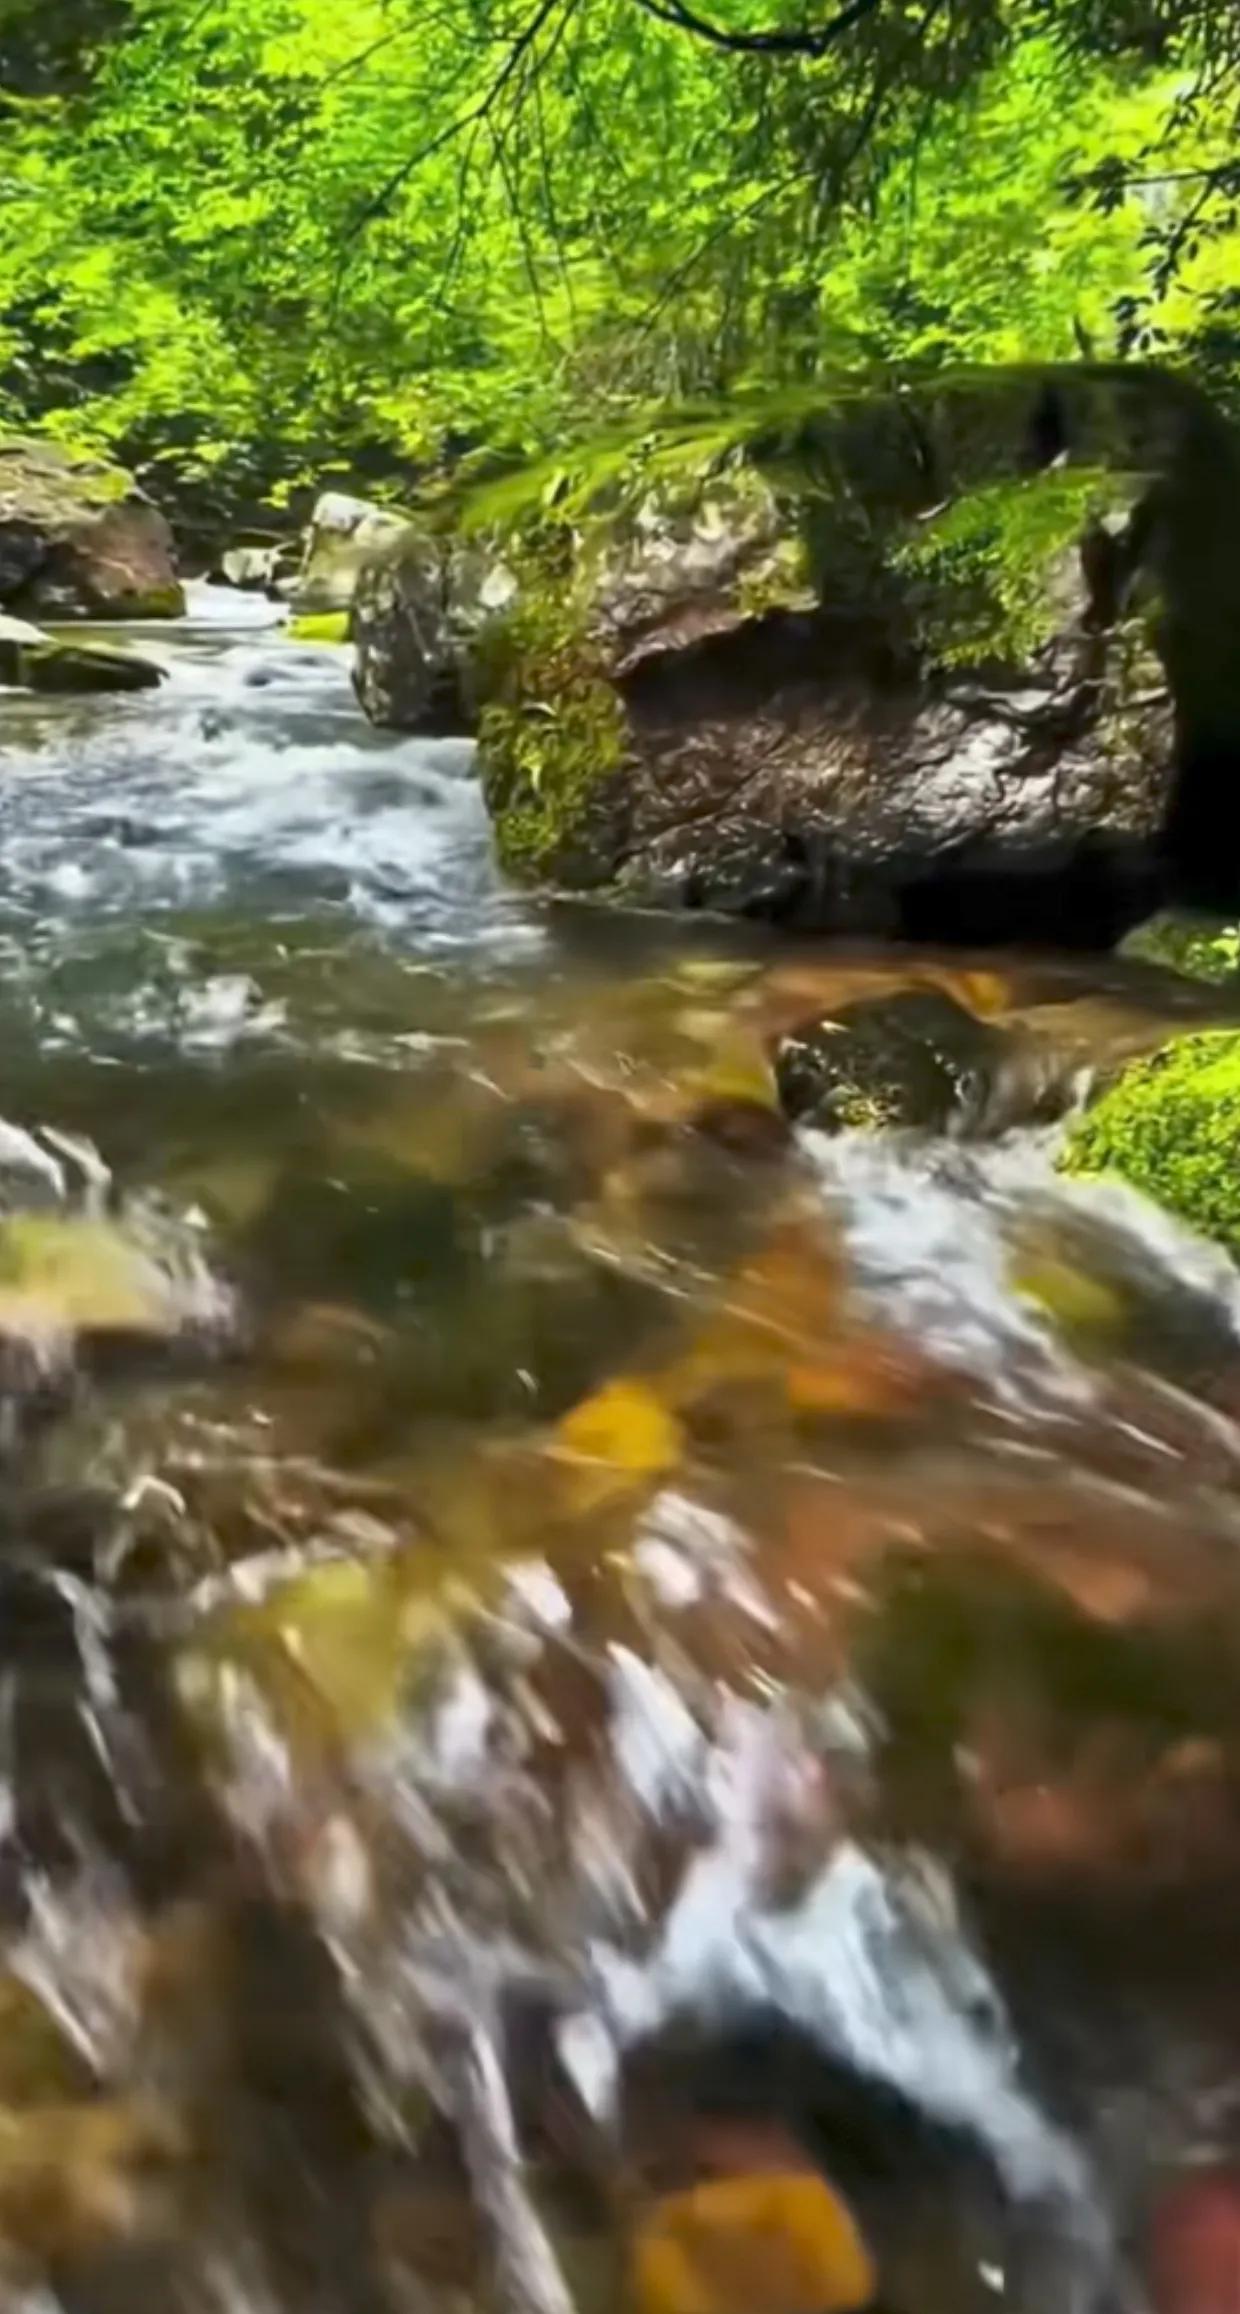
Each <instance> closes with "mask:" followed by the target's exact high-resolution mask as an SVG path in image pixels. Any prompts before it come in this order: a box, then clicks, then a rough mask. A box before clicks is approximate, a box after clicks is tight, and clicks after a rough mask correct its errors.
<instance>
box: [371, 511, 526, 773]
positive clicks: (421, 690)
mask: <svg viewBox="0 0 1240 2314" xmlns="http://www.w3.org/2000/svg"><path fill="white" fill-rule="evenodd" d="M515 593H516V582H515V580H514V578H513V576H512V574H511V573H510V572H509V571H508V570H507V569H506V568H505V567H504V565H503V564H502V563H501V562H500V561H499V559H498V557H496V556H493V555H491V554H488V553H487V552H486V551H485V550H484V549H482V548H481V547H474V546H470V545H468V544H464V545H462V544H458V543H455V542H452V541H450V540H446V539H441V538H436V537H432V536H430V535H429V534H427V533H426V532H424V531H421V530H419V529H418V528H417V526H416V525H415V524H412V523H405V524H402V525H401V527H400V529H399V530H398V531H396V532H394V533H393V534H392V535H391V536H390V537H388V538H386V539H384V540H383V541H382V543H381V544H380V545H379V547H378V548H377V550H372V551H371V552H370V554H369V555H368V557H367V559H366V560H365V562H364V564H363V567H362V570H361V573H360V575H359V578H358V582H357V591H356V594H355V595H354V598H353V615H352V631H353V642H354V646H355V657H354V668H353V684H354V689H355V690H356V692H357V696H358V699H359V702H360V704H361V706H362V707H363V709H364V710H365V713H366V714H367V715H368V716H369V718H370V720H371V722H372V723H379V724H383V725H385V726H386V727H388V728H390V729H393V730H396V731H425V732H427V733H431V734H434V733H453V732H464V731H468V730H471V729H472V728H473V726H474V723H475V721H476V717H477V706H478V691H479V686H480V682H481V669H480V663H479V652H480V645H481V641H482V637H483V634H484V632H485V629H486V627H487V624H488V622H489V621H490V620H491V619H492V618H496V617H498V616H500V615H501V614H502V612H503V611H504V610H506V609H507V608H508V607H509V605H510V604H511V602H512V600H513V598H514V596H515Z"/></svg>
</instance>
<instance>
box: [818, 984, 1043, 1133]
mask: <svg viewBox="0 0 1240 2314" xmlns="http://www.w3.org/2000/svg"><path fill="white" fill-rule="evenodd" d="M1007 1044H1008V1040H1007V1038H1006V1037H1005V1036H1004V1034H1003V1032H1002V1031H1001V1030H999V1029H996V1028H992V1027H991V1026H989V1024H988V1023H987V1022H985V1021H980V1020H978V1019H976V1018H975V1016H974V1014H973V1013H971V1012H968V1011H966V1009H965V1007H964V1006H963V1005H960V1004H957V1003H956V1002H955V1001H954V999H953V998H951V997H950V996H948V995H946V994H945V993H943V992H942V991H940V990H938V989H933V988H911V989H904V990H900V991H898V992H897V993H896V994H895V995H893V996H878V997H870V998H866V999H863V1000H862V1001H861V1002H860V1003H858V1004H846V1005H842V1006H841V1007H840V1009H839V1011H838V1012H836V1013H834V1014H826V1015H824V1016H822V1017H821V1018H818V1019H814V1020H810V1021H806V1022H804V1023H803V1024H802V1025H801V1027H799V1028H796V1029H793V1030H792V1031H791V1032H790V1034H789V1035H787V1036H785V1037H784V1038H783V1039H782V1040H781V1042H780V1044H779V1047H778V1050H777V1054H776V1060H775V1075H776V1081H777V1083H778V1086H779V1097H780V1100H781V1102H782V1104H783V1107H784V1109H785V1111H786V1113H787V1115H788V1116H789V1117H791V1118H793V1119H794V1120H795V1121H797V1122H800V1123H804V1124H810V1125H816V1126H818V1127H819V1128H822V1129H825V1130H827V1131H832V1132H839V1131H842V1130H844V1129H852V1130H856V1129H857V1128H862V1129H869V1130H875V1129H878V1130H881V1129H884V1128H891V1127H899V1126H905V1127H916V1128H920V1129H921V1130H922V1131H926V1132H936V1133H938V1132H944V1131H946V1129H947V1128H948V1126H949V1125H955V1126H957V1127H958V1128H960V1129H967V1128H968V1127H969V1126H970V1125H977V1124H979V1123H980V1122H981V1121H982V1119H983V1116H984V1114H985V1109H986V1103H987V1096H988V1093H989V1092H990V1090H991V1088H992V1086H993V1085H994V1083H995V1080H996V1077H997V1075H998V1072H999V1070H1000V1068H1001V1066H1002V1064H1003V1060H1004V1057H1005V1054H1006V1050H1007Z"/></svg>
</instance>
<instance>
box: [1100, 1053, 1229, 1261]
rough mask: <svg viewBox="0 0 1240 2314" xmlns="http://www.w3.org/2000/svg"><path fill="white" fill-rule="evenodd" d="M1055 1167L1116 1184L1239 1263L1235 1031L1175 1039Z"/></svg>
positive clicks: (1105, 1100)
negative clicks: (1138, 1193)
mask: <svg viewBox="0 0 1240 2314" xmlns="http://www.w3.org/2000/svg"><path fill="white" fill-rule="evenodd" d="M1060 1163H1061V1166H1062V1169H1063V1171H1064V1172H1066V1173H1074V1174H1117V1175H1119V1176H1120V1177H1121V1178H1122V1179H1123V1180H1125V1181H1128V1182H1130V1183H1131V1184H1132V1186H1133V1187H1134V1188H1136V1189H1141V1190H1144V1191H1145V1193H1146V1195H1147V1196H1149V1197H1153V1198H1155V1199H1156V1200H1157V1202H1158V1203H1159V1204H1160V1205H1163V1206H1166V1208H1167V1209H1168V1211H1169V1212H1171V1213H1174V1214H1178V1216H1179V1217H1180V1219H1181V1220H1182V1221H1186V1222H1188V1223H1189V1225H1190V1226H1191V1227H1192V1228H1193V1229H1196V1230H1200V1232H1201V1233H1202V1235H1203V1236H1206V1237H1212V1238H1214V1239H1216V1240H1217V1241H1218V1243H1219V1244H1220V1245H1224V1246H1226V1247H1227V1249H1228V1251H1229V1252H1230V1253H1232V1254H1234V1255H1236V1256H1237V1257H1240V1031H1237V1030H1234V1029H1213V1030H1207V1031H1205V1032H1204V1033H1202V1034H1200V1035H1197V1036H1187V1037H1179V1038H1177V1039H1176V1040H1175V1042H1174V1043H1172V1044H1169V1045H1166V1046H1164V1047H1163V1049H1162V1050H1161V1051H1160V1052H1157V1053H1154V1054H1153V1055H1152V1056H1151V1057H1150V1058H1149V1059H1148V1060H1143V1061H1138V1062H1135V1063H1134V1064H1133V1065H1132V1066H1131V1067H1130V1068H1127V1069H1125V1070H1124V1072H1123V1074H1122V1075H1121V1076H1120V1077H1118V1078H1117V1079H1116V1081H1115V1083H1114V1084H1113V1085H1111V1086H1110V1087H1109V1088H1108V1089H1107V1090H1106V1091H1105V1092H1104V1093H1103V1094H1102V1096H1101V1098H1100V1099H1099V1100H1098V1101H1097V1102H1096V1103H1095V1104H1094V1106H1093V1107H1092V1108H1091V1109H1089V1110H1088V1111H1087V1112H1086V1114H1085V1116H1084V1117H1082V1118H1081V1120H1080V1122H1079V1123H1078V1124H1077V1125H1075V1126H1074V1127H1073V1129H1072V1132H1071V1134H1070V1136H1069V1138H1068V1141H1067V1144H1066V1146H1065V1148H1064V1151H1063V1155H1062V1157H1061V1159H1060Z"/></svg>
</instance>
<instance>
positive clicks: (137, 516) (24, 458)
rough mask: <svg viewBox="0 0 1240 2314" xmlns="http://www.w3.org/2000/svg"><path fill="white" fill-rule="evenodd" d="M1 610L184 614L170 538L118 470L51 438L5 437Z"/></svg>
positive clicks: (0, 447) (109, 615) (1, 443)
mask: <svg viewBox="0 0 1240 2314" xmlns="http://www.w3.org/2000/svg"><path fill="white" fill-rule="evenodd" d="M0 608H4V609H11V610H14V611H16V612H18V613H20V614H23V615H30V616H34V617H41V618H56V619H70V618H96V619H163V618H179V617H180V616H181V614H182V613H183V611H184V609H185V597H184V594H183V592H182V589H181V585H180V581H179V580H178V578H177V571H176V557H175V552H174V548H173V540H172V532H171V530H170V529H169V527H168V524H167V522H166V521H165V520H164V517H163V515H162V514H161V513H160V512H159V509H158V507H155V506H153V505H152V504H151V501H150V500H149V498H147V497H146V496H145V495H144V493H143V492H142V491H141V490H140V489H139V487H138V485H137V483H136V482H135V481H134V479H133V477H132V475H130V474H127V473H126V472H125V471H124V469H123V468H122V467H119V466H112V465H109V464H108V463H107V462H106V461H105V460H103V459H99V458H91V457H86V456H81V455H78V454H75V453H74V452H72V451H69V450H65V449H63V448H62V447H61V446H60V445H59V444H57V443H54V442H37V441H23V440H17V441H14V440H7V441H5V440H0Z"/></svg>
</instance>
